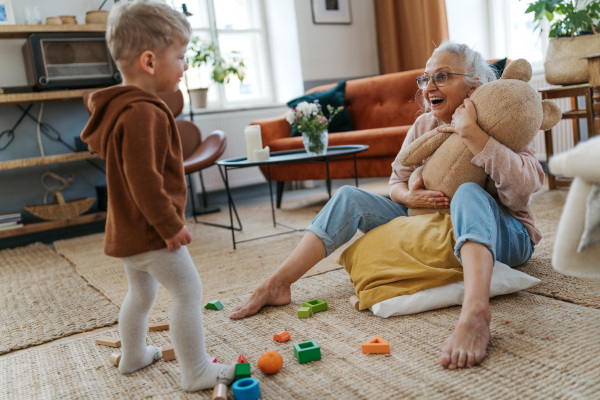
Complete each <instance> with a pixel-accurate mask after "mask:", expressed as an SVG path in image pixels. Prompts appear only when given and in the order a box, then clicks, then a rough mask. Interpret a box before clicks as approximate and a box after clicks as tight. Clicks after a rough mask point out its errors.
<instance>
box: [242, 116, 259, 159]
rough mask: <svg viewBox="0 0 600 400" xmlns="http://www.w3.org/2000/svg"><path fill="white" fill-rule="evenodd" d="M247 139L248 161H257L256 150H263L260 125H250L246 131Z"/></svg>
mask: <svg viewBox="0 0 600 400" xmlns="http://www.w3.org/2000/svg"><path fill="white" fill-rule="evenodd" d="M244 136H245V138H246V157H247V158H248V161H256V158H255V155H254V150H261V149H262V138H261V137H260V125H249V126H247V127H246V128H245V129H244Z"/></svg>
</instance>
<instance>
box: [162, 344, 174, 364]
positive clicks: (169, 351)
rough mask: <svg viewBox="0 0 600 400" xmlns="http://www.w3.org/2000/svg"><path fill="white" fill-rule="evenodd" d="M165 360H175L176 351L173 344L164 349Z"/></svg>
mask: <svg viewBox="0 0 600 400" xmlns="http://www.w3.org/2000/svg"><path fill="white" fill-rule="evenodd" d="M162 353H163V360H164V361H171V360H174V359H175V349H174V348H173V345H172V344H167V345H165V346H163V347H162Z"/></svg>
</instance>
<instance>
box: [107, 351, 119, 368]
mask: <svg viewBox="0 0 600 400" xmlns="http://www.w3.org/2000/svg"><path fill="white" fill-rule="evenodd" d="M110 362H111V363H113V364H115V365H116V366H117V367H118V366H119V362H121V355H120V354H119V353H112V354H111V355H110Z"/></svg>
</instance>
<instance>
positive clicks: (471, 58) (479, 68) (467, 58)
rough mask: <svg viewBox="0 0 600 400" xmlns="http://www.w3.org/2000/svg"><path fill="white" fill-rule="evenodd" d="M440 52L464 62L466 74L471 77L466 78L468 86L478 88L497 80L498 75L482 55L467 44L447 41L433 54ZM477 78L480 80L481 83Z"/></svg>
mask: <svg viewBox="0 0 600 400" xmlns="http://www.w3.org/2000/svg"><path fill="white" fill-rule="evenodd" d="M440 52H447V53H450V54H455V55H457V56H460V58H461V59H462V61H463V65H462V66H463V68H464V72H465V73H466V74H469V75H471V76H465V82H466V83H467V85H469V86H473V87H477V86H479V84H480V83H481V84H482V85H483V84H484V83H488V82H491V81H494V80H496V73H495V72H494V70H493V69H492V67H490V66H489V64H488V63H487V62H486V61H485V59H484V58H483V56H482V55H481V53H479V52H478V51H475V50H473V49H472V48H470V47H469V46H467V45H466V44H462V43H455V42H450V41H446V42H443V43H442V44H440V45H439V46H438V47H436V48H435V50H433V54H436V53H440ZM433 54H432V55H433ZM476 78H479V81H478V80H477V79H476ZM479 82H480V83H479Z"/></svg>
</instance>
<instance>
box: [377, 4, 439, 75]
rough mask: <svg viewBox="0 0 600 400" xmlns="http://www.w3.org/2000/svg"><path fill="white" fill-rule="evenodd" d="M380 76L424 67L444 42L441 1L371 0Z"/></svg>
mask: <svg viewBox="0 0 600 400" xmlns="http://www.w3.org/2000/svg"><path fill="white" fill-rule="evenodd" d="M373 1H374V5H375V24H376V29H377V45H378V54H379V66H380V67H379V68H380V72H381V73H382V74H388V73H391V72H398V71H407V70H411V69H415V68H423V67H425V63H426V62H427V60H428V59H429V56H431V53H432V52H433V49H434V48H435V47H436V46H437V45H439V44H440V43H441V42H442V41H443V40H447V39H448V21H447V17H446V3H445V0H373Z"/></svg>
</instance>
